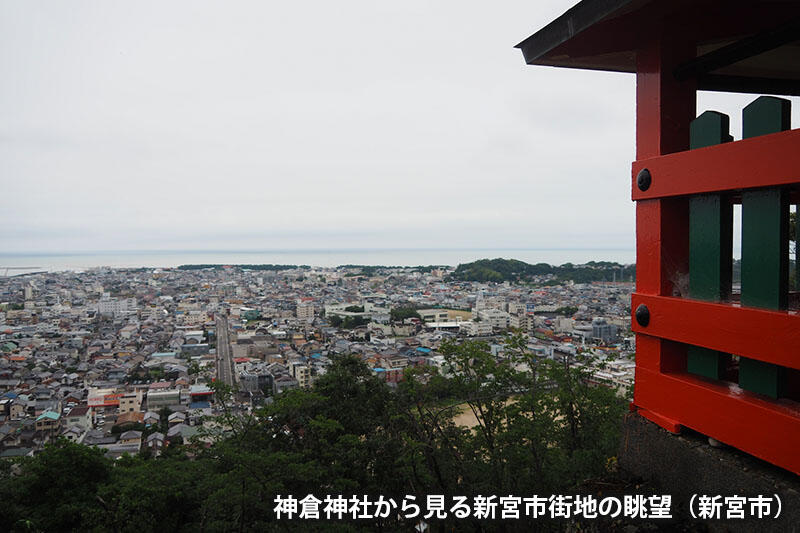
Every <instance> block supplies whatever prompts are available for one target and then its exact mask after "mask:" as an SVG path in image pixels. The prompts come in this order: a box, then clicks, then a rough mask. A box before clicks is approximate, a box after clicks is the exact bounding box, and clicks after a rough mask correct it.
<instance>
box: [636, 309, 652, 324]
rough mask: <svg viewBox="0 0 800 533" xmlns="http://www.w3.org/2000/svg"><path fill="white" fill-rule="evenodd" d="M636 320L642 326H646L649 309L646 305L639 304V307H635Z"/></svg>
mask: <svg viewBox="0 0 800 533" xmlns="http://www.w3.org/2000/svg"><path fill="white" fill-rule="evenodd" d="M636 322H638V323H639V325H640V326H642V327H643V328H646V327H647V325H648V324H649V323H650V310H649V309H648V308H647V306H646V305H644V304H639V307H637V308H636Z"/></svg>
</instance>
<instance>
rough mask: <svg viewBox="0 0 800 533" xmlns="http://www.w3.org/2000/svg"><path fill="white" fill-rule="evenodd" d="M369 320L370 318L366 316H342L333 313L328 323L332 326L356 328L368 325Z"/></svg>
mask: <svg viewBox="0 0 800 533" xmlns="http://www.w3.org/2000/svg"><path fill="white" fill-rule="evenodd" d="M369 322H370V319H369V318H368V317H365V316H346V317H344V318H342V317H341V316H339V315H331V316H330V317H329V318H328V323H329V324H330V325H331V326H333V327H335V328H342V329H355V328H357V327H359V326H366V325H367V324H369Z"/></svg>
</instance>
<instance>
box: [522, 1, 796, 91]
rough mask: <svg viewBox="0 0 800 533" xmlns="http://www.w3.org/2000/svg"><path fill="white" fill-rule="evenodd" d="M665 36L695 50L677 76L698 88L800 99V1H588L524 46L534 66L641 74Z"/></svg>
mask: <svg viewBox="0 0 800 533" xmlns="http://www.w3.org/2000/svg"><path fill="white" fill-rule="evenodd" d="M662 36H665V37H667V38H668V39H669V41H670V42H671V43H672V44H674V45H676V46H694V48H695V58H694V59H693V60H690V61H688V62H686V63H685V64H683V65H681V66H680V67H678V68H677V69H676V70H675V72H674V74H675V76H676V77H679V78H683V79H688V78H695V79H696V80H697V87H698V89H704V90H719V91H733V92H758V93H769V94H784V95H800V2H798V1H797V0H583V1H581V2H579V3H577V4H576V5H575V6H573V7H572V8H571V9H569V10H568V11H567V12H565V13H564V14H563V15H561V16H560V17H558V18H557V19H555V20H553V21H552V22H550V23H549V24H548V25H547V26H545V27H544V28H542V29H541V30H539V31H538V32H536V33H534V34H533V35H531V36H530V37H528V38H527V39H525V40H524V41H522V42H521V43H519V44H518V45H517V48H519V49H521V50H522V53H523V56H524V58H525V62H526V63H528V64H529V65H547V66H554V67H566V68H579V69H589V70H605V71H613V72H636V54H637V50H639V49H641V48H643V47H645V46H647V45H648V44H649V43H650V42H652V41H653V40H654V39H659V38H661V37H662Z"/></svg>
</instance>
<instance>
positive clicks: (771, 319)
mask: <svg viewBox="0 0 800 533" xmlns="http://www.w3.org/2000/svg"><path fill="white" fill-rule="evenodd" d="M642 304H644V305H646V306H647V309H648V310H649V312H650V323H649V324H648V325H647V326H646V327H642V326H640V325H639V323H638V322H637V321H636V318H635V316H634V317H633V318H632V320H631V328H632V329H633V331H635V332H636V333H642V334H644V335H649V336H653V337H660V338H662V339H669V340H672V341H677V342H682V343H685V344H691V345H694V346H702V347H704V348H710V349H712V350H718V351H720V352H725V353H732V354H736V355H743V356H745V357H749V358H751V359H758V360H759V361H766V362H768V363H774V364H776V365H780V366H785V367H789V368H796V369H800V315H798V314H797V313H795V312H791V311H768V310H765V309H756V308H752V307H741V306H740V305H738V304H720V303H710V302H702V301H698V300H689V299H685V298H671V297H666V296H648V295H645V294H639V293H634V294H633V295H632V297H631V309H632V311H633V312H634V313H635V312H636V308H637V307H639V305H642Z"/></svg>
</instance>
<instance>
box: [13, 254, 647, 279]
mask: <svg viewBox="0 0 800 533" xmlns="http://www.w3.org/2000/svg"><path fill="white" fill-rule="evenodd" d="M498 257H501V258H504V259H519V260H520V261H525V262H527V263H549V264H551V265H561V264H564V263H574V264H580V263H586V262H588V261H615V262H617V263H622V264H630V263H635V262H636V252H635V251H634V250H632V249H630V250H629V249H604V248H598V249H522V248H520V249H511V248H505V249H461V250H459V249H443V250H441V249H440V250H437V249H373V250H366V249H361V250H359V249H352V250H346V249H340V250H250V251H222V250H211V251H208V250H189V251H121V252H80V253H25V254H22V253H20V254H15V253H0V276H6V275H15V274H23V273H27V272H34V271H43V270H46V271H50V272H58V271H64V270H74V271H81V270H86V269H89V268H94V267H116V268H138V267H148V268H169V267H176V266H179V265H189V264H225V265H235V264H280V265H310V266H315V267H335V266H339V265H347V264H350V265H386V266H417V265H452V266H456V265H458V264H459V263H468V262H470V261H475V260H476V259H495V258H498Z"/></svg>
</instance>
